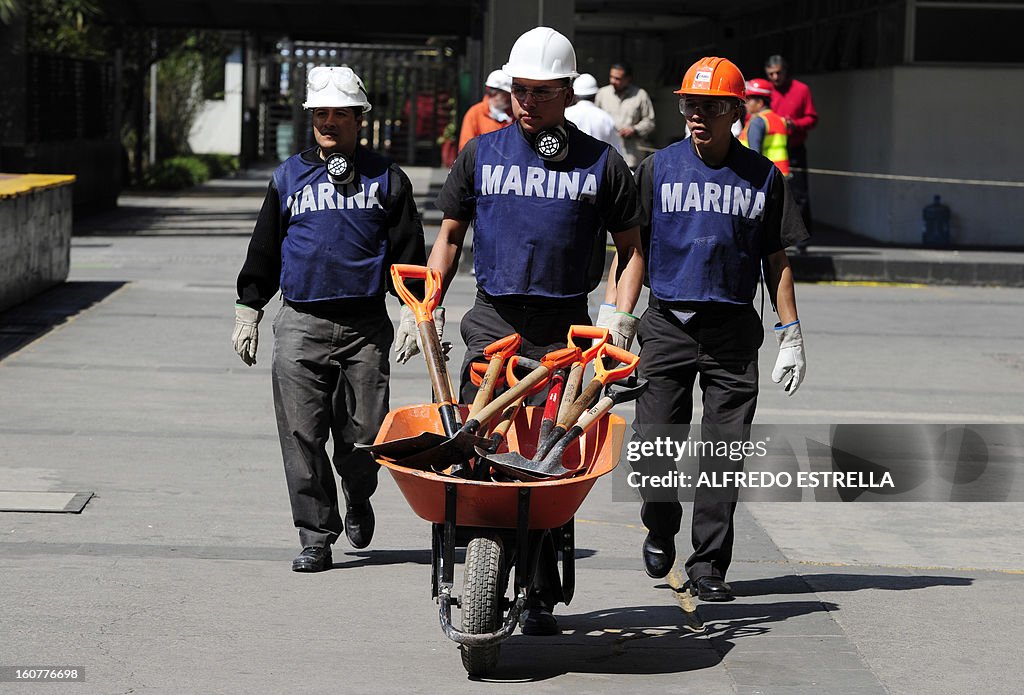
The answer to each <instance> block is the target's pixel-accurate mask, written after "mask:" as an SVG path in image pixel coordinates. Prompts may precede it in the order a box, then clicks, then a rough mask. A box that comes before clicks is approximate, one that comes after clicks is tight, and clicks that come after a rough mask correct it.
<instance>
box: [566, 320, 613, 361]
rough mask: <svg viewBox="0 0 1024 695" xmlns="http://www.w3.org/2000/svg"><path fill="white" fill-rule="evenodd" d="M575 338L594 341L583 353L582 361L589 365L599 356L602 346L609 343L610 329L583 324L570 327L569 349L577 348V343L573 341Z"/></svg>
mask: <svg viewBox="0 0 1024 695" xmlns="http://www.w3.org/2000/svg"><path fill="white" fill-rule="evenodd" d="M573 338H589V339H590V340H591V341H593V342H591V344H590V347H588V348H587V349H586V350H583V351H582V356H583V359H582V360H580V361H581V362H582V363H583V364H587V363H588V362H590V361H591V360H593V359H594V357H595V356H596V355H597V351H598V350H600V349H601V346H602V345H604V344H606V343H607V342H608V329H607V328H598V327H597V326H586V325H582V324H580V325H574V326H569V342H568V345H569V347H576V343H574V342H573V340H572V339H573Z"/></svg>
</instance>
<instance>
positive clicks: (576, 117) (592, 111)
mask: <svg viewBox="0 0 1024 695" xmlns="http://www.w3.org/2000/svg"><path fill="white" fill-rule="evenodd" d="M597 89H598V87H597V79H596V78H595V77H594V76H593V75H591V74H590V73H586V72H585V73H583V74H582V75H580V76H579V77H577V78H576V81H575V82H573V83H572V91H573V94H574V95H575V98H576V102H575V103H574V104H573V105H572V106H570V107H569V108H567V109H566V110H565V118H566V120H569V121H572V122H573V123H575V124H576V127H577V128H579V129H580V130H582V131H583V132H584V133H586V134H587V135H589V136H591V137H594V138H597V139H598V140H600V141H602V142H607V143H608V144H609V145H611V146H612V147H614V148H615V150H616V152H618V153H619V154H622V138H621V137H620V136H619V129H618V128H616V127H615V119H614V118H612V117H611V115H610V114H609V113H608V112H607V111H603V110H601V109H599V108H597V105H596V104H594V97H595V96H596V95H597Z"/></svg>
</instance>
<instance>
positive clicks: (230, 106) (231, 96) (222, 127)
mask: <svg viewBox="0 0 1024 695" xmlns="http://www.w3.org/2000/svg"><path fill="white" fill-rule="evenodd" d="M188 144H189V147H191V148H192V151H193V152H195V153H197V154H216V153H222V154H238V153H240V152H241V151H242V52H241V51H240V50H238V51H235V52H234V53H232V54H231V55H230V56H228V59H227V63H226V64H225V65H224V98H223V99H218V100H210V101H206V102H205V103H204V104H203V107H202V109H201V110H200V111H199V114H198V115H197V116H196V120H195V123H193V124H192V130H191V132H190V133H189V136H188Z"/></svg>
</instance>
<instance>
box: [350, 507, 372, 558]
mask: <svg viewBox="0 0 1024 695" xmlns="http://www.w3.org/2000/svg"><path fill="white" fill-rule="evenodd" d="M374 524H375V521H374V518H373V507H371V506H370V500H366V501H365V502H363V503H362V504H353V505H352V506H350V507H349V508H348V511H347V512H345V537H346V538H348V542H349V543H351V544H352V547H353V548H355V549H356V550H360V549H362V548H365V547H366V546H368V545H370V541H371V540H373V527H374Z"/></svg>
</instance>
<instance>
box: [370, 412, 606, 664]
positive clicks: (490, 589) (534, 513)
mask: <svg viewBox="0 0 1024 695" xmlns="http://www.w3.org/2000/svg"><path fill="white" fill-rule="evenodd" d="M459 408H460V409H461V410H462V412H461V419H462V421H464V422H465V421H466V417H467V410H468V409H467V407H466V406H459ZM542 419H543V409H542V408H535V407H524V408H520V409H519V411H518V413H517V414H516V416H515V418H514V419H513V421H512V426H511V428H510V430H509V432H508V434H507V436H506V438H505V446H503V447H502V450H504V449H505V447H506V446H507V447H508V449H510V450H512V451H519V452H521V453H522V454H523V455H525V456H532V455H533V454H534V450H535V447H536V442H537V437H538V434H539V432H540V427H541V421H542ZM625 427H626V426H625V422H624V421H623V419H622V418H620V417H618V416H616V415H612V414H610V413H606V414H605V415H603V416H602V417H601V418H600V419H599V420H598V421H597V423H596V424H595V425H594V426H593V427H591V428H590V429H588V430H587V432H586V433H585V434H584V435H583V436H582V437H580V438H579V439H578V440H576V441H575V442H573V444H572V445H571V446H569V448H568V449H567V450H566V452H565V454H564V457H565V458H564V461H565V464H566V465H568V466H570V467H572V468H574V469H575V468H580V469H581V470H582V471H583V473H581V474H578V475H576V476H575V477H571V478H563V479H558V480H549V481H536V482H534V481H530V482H490V481H477V480H469V479H465V478H459V477H454V476H447V475H443V474H439V473H435V472H433V471H431V470H416V469H412V468H407V467H404V466H402V465H401V464H399V463H395V462H393V461H391V460H389V459H386V458H380V457H379V458H378V461H379V463H380V464H381V465H383V466H385V467H387V469H388V470H389V471H390V472H391V475H392V477H393V478H394V479H395V482H396V483H397V484H398V488H399V489H400V490H401V491H402V494H403V495H404V496H405V499H406V501H408V503H409V506H411V507H412V509H413V511H414V512H415V513H416V514H417V515H418V516H419V517H420V518H422V519H424V520H426V521H429V522H430V524H431V528H432V543H431V596H432V597H433V598H434V599H436V600H437V601H438V604H439V611H438V612H439V618H440V622H441V628H442V630H443V631H444V633H445V635H446V636H447V637H448V638H449V639H451V640H453V641H455V642H456V643H458V644H459V645H460V649H461V651H462V663H463V666H465V668H466V670H467V671H468V672H469V674H470V675H473V676H482V675H486V674H487V673H489V672H490V671H492V670H493V669H494V668H495V666H496V665H497V663H498V654H499V649H500V646H501V642H502V641H503V640H505V639H506V638H508V637H509V636H510V635H511V634H512V632H513V631H514V630H515V627H516V625H517V624H518V622H519V616H520V614H521V613H522V611H523V606H524V604H525V603H526V597H527V596H528V595H529V593H530V591H531V589H532V588H533V586H534V581H535V579H536V575H537V564H538V559H539V557H540V553H541V551H542V549H543V547H544V545H545V543H546V542H547V537H548V536H550V538H551V541H552V542H553V544H554V548H555V549H556V551H557V553H558V555H559V556H560V561H561V562H560V564H561V573H560V580H561V592H562V600H563V602H564V603H566V604H568V603H569V602H570V601H571V600H572V596H573V593H574V591H575V564H574V563H575V551H576V546H575V538H574V524H573V518H574V516H575V514H576V510H577V509H579V506H580V504H582V503H583V500H584V499H585V498H586V496H587V494H588V493H589V492H590V490H591V488H592V487H593V486H594V483H595V482H597V479H598V478H600V477H601V476H602V475H605V474H607V473H609V472H611V471H612V469H614V468H615V465H616V464H617V462H618V460H619V452H620V450H621V448H622V440H623V437H624V435H625ZM422 432H436V433H438V434H444V432H443V431H442V429H441V420H440V418H439V417H438V405H437V404H425V405H412V406H407V407H404V408H398V409H396V410H393V411H391V412H390V413H388V415H387V417H386V418H385V420H384V424H383V425H382V426H381V429H380V431H379V432H378V434H377V439H376V441H375V442H374V443H375V444H381V443H384V442H387V441H391V440H395V439H403V438H407V437H414V436H416V435H419V434H420V433H422ZM459 547H465V548H466V556H465V565H464V572H465V574H464V580H463V584H462V594H461V596H459V595H456V593H455V587H454V576H455V550H456V548H459ZM512 570H514V571H515V576H514V580H513V584H512V592H511V596H508V595H507V594H508V591H507V585H508V581H509V577H510V574H511V573H512ZM453 606H454V607H458V608H461V611H462V619H461V624H460V627H456V626H455V625H453V624H452V608H453Z"/></svg>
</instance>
